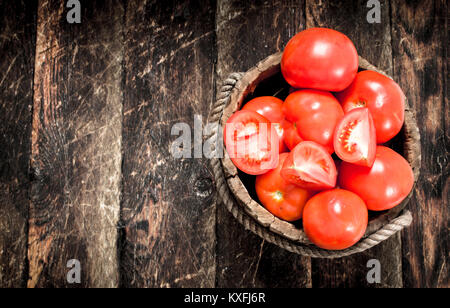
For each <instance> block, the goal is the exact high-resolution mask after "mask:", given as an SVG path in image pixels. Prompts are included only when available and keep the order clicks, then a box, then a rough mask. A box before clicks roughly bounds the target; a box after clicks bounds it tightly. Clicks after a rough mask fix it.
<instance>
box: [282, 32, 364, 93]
mask: <svg viewBox="0 0 450 308" xmlns="http://www.w3.org/2000/svg"><path fill="white" fill-rule="evenodd" d="M357 71H358V53H357V52H356V48H355V45H353V43H352V41H351V40H350V39H349V38H348V37H347V36H345V35H344V34H342V33H340V32H338V31H335V30H332V29H326V28H311V29H307V30H305V31H302V32H300V33H298V34H296V35H295V36H294V37H293V38H292V39H291V40H290V41H289V42H288V44H287V45H286V48H285V49H284V52H283V56H282V58H281V72H282V73H283V76H284V78H285V79H286V81H287V82H288V83H289V84H290V85H291V86H292V87H294V88H308V89H319V90H326V91H334V92H335V91H342V90H344V89H345V88H347V87H348V86H349V85H350V83H351V82H352V81H353V79H354V78H355V76H356V73H357Z"/></svg>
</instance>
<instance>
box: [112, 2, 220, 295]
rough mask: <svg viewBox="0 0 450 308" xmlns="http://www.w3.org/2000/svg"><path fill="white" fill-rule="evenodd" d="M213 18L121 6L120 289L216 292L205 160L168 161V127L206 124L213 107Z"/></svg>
mask: <svg viewBox="0 0 450 308" xmlns="http://www.w3.org/2000/svg"><path fill="white" fill-rule="evenodd" d="M214 16H215V3H214V1H206V2H205V1H185V2H183V3H179V2H178V1H138V0H136V1H128V3H127V7H126V18H125V59H124V69H125V74H126V75H125V79H124V107H123V170H122V171H123V189H122V192H123V196H122V212H121V218H122V224H123V226H122V227H123V228H124V229H123V232H122V233H123V234H122V242H121V256H120V262H121V286H124V287H187V286H198V287H213V286H214V284H215V251H214V248H215V206H214V205H215V203H214V194H213V186H214V183H213V181H212V178H213V176H212V174H211V172H210V171H209V169H208V161H207V160H206V159H197V158H196V159H194V158H185V159H175V158H174V157H173V156H172V155H171V154H170V152H169V150H170V148H171V144H172V142H173V141H174V140H175V139H176V138H178V136H171V128H172V126H173V125H174V124H176V123H183V122H184V123H188V124H189V125H190V127H192V128H194V125H193V122H194V116H195V115H198V116H202V118H203V122H206V119H207V115H208V112H209V108H210V106H211V104H212V102H213V100H214V84H213V74H214V60H215V44H214V43H215V31H214V28H215V24H214ZM200 129H201V128H200ZM192 133H194V132H192ZM192 145H194V144H192Z"/></svg>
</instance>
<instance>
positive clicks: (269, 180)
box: [255, 153, 311, 221]
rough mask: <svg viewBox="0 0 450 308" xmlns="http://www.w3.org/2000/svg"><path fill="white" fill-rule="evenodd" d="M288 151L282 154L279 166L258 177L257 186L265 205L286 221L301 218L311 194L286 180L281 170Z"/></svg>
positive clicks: (257, 191)
mask: <svg viewBox="0 0 450 308" xmlns="http://www.w3.org/2000/svg"><path fill="white" fill-rule="evenodd" d="M287 156H288V153H283V154H280V158H279V163H278V166H277V168H275V169H273V170H271V171H269V172H267V173H265V174H263V175H258V176H257V177H256V182H255V188H256V193H257V195H258V198H259V200H260V201H261V203H262V204H263V206H264V207H265V208H266V209H267V210H268V211H269V212H271V213H272V214H273V215H275V216H277V217H278V218H281V219H283V220H286V221H295V220H299V219H300V218H301V217H302V213H303V207H304V206H305V204H306V201H307V200H308V198H309V197H310V196H311V193H310V192H308V190H306V189H302V188H300V187H297V186H295V185H293V184H290V183H288V182H287V181H286V180H284V179H283V178H282V177H281V175H280V171H281V168H282V166H283V163H284V161H285V160H286V158H287Z"/></svg>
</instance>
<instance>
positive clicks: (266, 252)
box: [216, 1, 311, 287]
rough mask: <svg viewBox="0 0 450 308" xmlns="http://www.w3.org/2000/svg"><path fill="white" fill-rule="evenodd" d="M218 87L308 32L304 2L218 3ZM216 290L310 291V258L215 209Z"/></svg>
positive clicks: (220, 207) (220, 208) (225, 212)
mask: <svg viewBox="0 0 450 308" xmlns="http://www.w3.org/2000/svg"><path fill="white" fill-rule="evenodd" d="M216 18H217V19H216V24H217V26H216V31H217V68H216V74H217V75H216V76H217V79H216V80H217V86H218V87H219V86H220V82H221V80H223V79H224V78H226V77H227V76H228V74H230V73H232V72H236V71H247V70H248V69H250V68H251V67H253V66H254V65H255V64H256V63H257V62H259V61H260V60H262V59H264V58H266V57H267V56H269V55H271V54H272V53H275V52H277V51H280V50H282V49H283V48H284V45H285V44H286V43H287V41H288V40H289V38H290V37H291V36H292V35H294V34H295V33H297V32H298V31H300V30H302V29H304V28H305V19H304V2H303V1H270V2H263V1H257V2H244V1H218V5H217V17H216ZM216 275H217V286H218V287H309V286H311V262H310V259H309V258H305V257H300V256H298V255H295V254H292V253H289V252H287V251H285V250H283V249H281V248H279V247H277V246H274V245H272V244H270V243H266V242H265V241H264V240H262V239H261V238H259V237H257V236H255V235H254V234H252V233H250V232H249V231H245V229H244V227H243V226H242V225H240V224H239V223H238V222H237V221H236V220H235V219H234V218H233V217H232V216H231V214H230V213H228V211H227V210H226V208H225V207H224V206H223V205H221V204H218V206H217V272H216Z"/></svg>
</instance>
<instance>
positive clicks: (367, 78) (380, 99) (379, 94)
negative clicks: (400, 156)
mask: <svg viewBox="0 0 450 308" xmlns="http://www.w3.org/2000/svg"><path fill="white" fill-rule="evenodd" d="M336 97H337V98H338V100H339V101H340V102H341V104H342V107H343V109H344V112H346V113H347V112H349V111H350V110H352V109H355V108H361V107H367V108H368V109H369V110H370V113H371V115H372V117H373V122H374V125H375V129H376V135H377V143H378V144H381V143H385V142H387V141H389V140H390V139H392V138H393V137H394V136H395V135H397V134H398V133H399V132H400V130H401V128H402V126H403V122H404V117H405V94H404V93H403V91H402V89H401V88H400V87H399V85H398V84H397V83H396V82H395V81H393V80H392V79H390V78H389V77H386V76H384V75H382V74H380V73H378V72H374V71H362V72H359V73H358V74H357V75H356V78H355V80H354V81H353V82H352V84H351V85H350V86H349V87H348V88H347V89H345V90H344V91H342V92H339V93H336Z"/></svg>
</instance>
